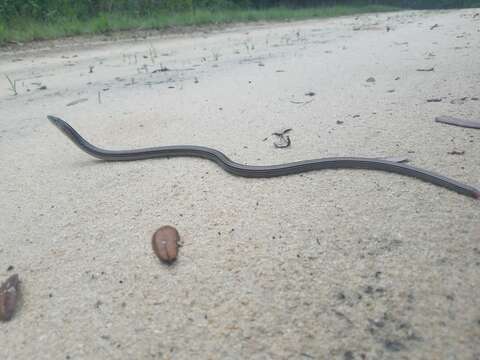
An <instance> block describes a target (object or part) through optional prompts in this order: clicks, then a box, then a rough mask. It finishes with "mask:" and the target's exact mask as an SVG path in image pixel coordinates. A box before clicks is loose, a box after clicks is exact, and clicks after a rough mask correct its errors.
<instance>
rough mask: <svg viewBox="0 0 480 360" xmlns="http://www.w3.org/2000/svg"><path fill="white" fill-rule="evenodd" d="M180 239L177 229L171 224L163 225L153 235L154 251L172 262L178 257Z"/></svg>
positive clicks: (164, 260)
mask: <svg viewBox="0 0 480 360" xmlns="http://www.w3.org/2000/svg"><path fill="white" fill-rule="evenodd" d="M179 240H180V235H178V231H177V229H175V228H174V227H173V226H170V225H165V226H162V227H161V228H159V229H158V230H157V231H155V233H154V234H153V236H152V248H153V251H154V252H155V254H156V255H157V256H158V258H159V259H160V260H162V261H163V262H165V263H167V264H171V263H172V262H174V261H175V260H176V259H177V253H178V241H179Z"/></svg>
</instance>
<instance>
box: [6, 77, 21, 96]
mask: <svg viewBox="0 0 480 360" xmlns="http://www.w3.org/2000/svg"><path fill="white" fill-rule="evenodd" d="M5 77H6V78H7V80H8V82H9V83H10V90H11V91H13V95H18V93H17V80H12V79H10V78H9V77H8V75H5Z"/></svg>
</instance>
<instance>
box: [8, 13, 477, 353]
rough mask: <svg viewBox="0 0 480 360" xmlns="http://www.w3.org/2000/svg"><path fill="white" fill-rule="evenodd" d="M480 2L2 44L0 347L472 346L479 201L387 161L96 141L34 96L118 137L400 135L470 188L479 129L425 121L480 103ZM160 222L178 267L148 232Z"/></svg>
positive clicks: (236, 144)
mask: <svg viewBox="0 0 480 360" xmlns="http://www.w3.org/2000/svg"><path fill="white" fill-rule="evenodd" d="M479 12H480V10H479V9H469V10H456V11H436V12H410V11H407V12H399V13H388V14H381V15H368V14H367V15H361V16H358V17H343V18H337V19H329V20H311V21H302V22H291V23H284V24H257V25H245V26H237V27H234V28H228V29H223V30H217V31H209V32H194V33H190V34H183V35H163V36H161V35H154V36H151V37H142V36H137V37H136V38H134V37H132V36H129V35H123V36H122V37H121V39H118V40H115V39H113V38H112V37H110V38H109V37H107V38H104V37H98V38H93V39H84V38H83V39H70V40H62V41H54V42H45V43H40V44H36V45H35V46H26V47H18V46H17V47H16V48H4V49H2V52H1V54H0V71H1V73H2V79H1V80H0V84H1V86H0V168H1V182H0V194H1V198H2V206H1V207H0V219H1V223H0V234H1V238H0V276H1V278H2V279H4V278H7V277H8V276H9V275H11V274H13V273H19V275H20V279H21V280H22V284H21V292H22V297H21V301H20V302H19V303H18V308H17V312H16V314H15V317H14V318H13V320H11V321H10V322H7V323H1V324H0V354H1V355H0V357H1V358H2V359H15V360H18V359H478V358H479V357H480V341H479V338H480V221H479V220H480V202H479V201H477V200H474V199H471V198H468V197H466V196H462V195H459V194H457V193H455V192H452V191H449V190H446V189H443V188H440V187H437V186H434V185H431V184H428V183H424V182H422V181H419V180H416V179H412V178H407V177H404V176H400V175H395V174H389V173H383V172H377V171H363V170H329V171H318V172H314V173H307V174H303V175H293V176H288V177H281V178H274V179H245V178H239V177H235V176H232V175H229V174H227V173H225V172H224V171H223V170H222V169H221V168H219V167H218V166H217V165H215V164H214V163H212V162H209V161H207V160H202V159H191V158H174V159H173V158H172V159H157V160H148V161H137V162H130V163H107V162H101V161H97V160H94V159H93V158H91V157H89V156H88V155H87V154H85V153H83V152H81V151H80V150H79V149H77V148H76V147H75V146H74V145H73V144H72V143H70V142H69V141H68V139H67V138H66V137H64V136H63V135H62V134H61V133H60V132H59V131H57V130H56V129H55V128H54V127H53V126H52V125H51V124H50V123H48V121H47V120H46V115H48V114H53V115H57V116H60V117H62V118H64V119H66V120H67V121H69V122H70V123H71V124H72V125H73V126H74V127H76V128H77V129H78V130H79V131H80V133H81V134H83V135H84V136H85V137H86V138H87V139H88V140H90V141H92V142H93V143H94V144H97V145H100V146H103V147H108V148H117V149H127V148H135V147H145V146H157V145H172V144H195V145H204V146H210V147H213V148H217V149H219V150H222V151H224V152H225V153H226V154H227V155H228V156H229V157H231V158H232V159H234V160H237V161H239V162H242V163H248V164H278V163H284V162H289V161H296V160H303V159H311V158H319V157H325V156H372V157H377V156H406V157H408V158H409V159H410V162H411V164H414V165H416V166H420V167H423V168H426V169H429V170H434V171H436V172H440V173H442V174H444V175H447V176H450V177H453V178H455V179H457V180H460V181H463V182H465V183H468V184H470V185H473V186H477V187H478V186H480V157H479V154H480V131H478V130H475V129H464V128H459V127H453V126H449V125H445V124H438V123H435V122H434V118H435V117H436V116H440V115H450V116H456V117H462V118H466V119H471V120H474V119H480V101H479V99H478V98H479V97H480V85H479V84H480V16H479V15H478V13H479ZM475 14H477V15H475ZM432 68H433V70H432ZM418 70H431V71H418ZM3 75H8V77H9V78H10V79H11V80H12V82H13V81H16V83H15V84H10V83H9V82H8V81H7V79H6V78H5V77H4V76H3ZM370 78H373V79H370ZM367 80H368V81H367ZM14 88H15V89H14ZM14 90H16V92H17V95H14ZM307 93H310V94H309V95H306V94H307ZM312 93H314V94H312ZM432 99H433V100H435V101H430V102H429V101H428V100H432ZM282 128H292V131H291V132H290V138H291V140H292V145H291V147H289V148H286V149H277V148H275V147H274V146H273V141H274V140H275V139H274V138H273V137H271V134H272V132H274V131H278V130H281V129H282ZM265 138H267V139H266V140H265ZM455 153H457V154H455ZM458 153H460V154H458ZM165 224H171V225H173V226H175V227H176V228H177V229H178V231H179V233H180V236H181V238H182V242H183V246H182V247H181V248H180V252H179V258H178V261H177V262H176V264H175V265H173V266H166V265H163V264H161V263H159V261H158V259H157V258H156V257H155V256H154V254H153V252H152V250H151V245H150V237H151V235H152V233H153V232H154V231H155V229H156V228H158V227H160V226H161V225H165ZM12 267H13V269H12ZM9 268H10V270H8V269H9Z"/></svg>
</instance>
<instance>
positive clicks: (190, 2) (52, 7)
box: [0, 0, 480, 33]
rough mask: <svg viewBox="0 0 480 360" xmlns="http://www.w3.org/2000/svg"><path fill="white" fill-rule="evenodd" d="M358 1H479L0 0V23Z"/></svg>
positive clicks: (471, 0) (435, 2)
mask: <svg viewBox="0 0 480 360" xmlns="http://www.w3.org/2000/svg"><path fill="white" fill-rule="evenodd" d="M358 4H369V5H372V4H383V5H393V6H401V7H406V8H415V9H431V8H461V7H474V6H480V0H365V1H361V0H0V19H3V21H4V22H11V21H14V20H15V19H19V18H30V19H35V20H41V21H49V20H52V19H58V18H69V19H73V18H74V19H87V18H90V17H92V16H94V15H98V14H99V13H111V12H120V13H129V14H131V15H138V16H144V15H149V14H152V13H158V12H182V11H183V12H185V11H192V12H195V10H196V9H200V8H201V9H208V10H212V11H214V10H225V9H246V8H267V7H273V6H275V7H277V6H288V7H314V6H323V5H330V6H331V5H358ZM99 26H100V27H108V21H107V22H105V21H103V23H102V21H100V22H99ZM0 33H1V29H0Z"/></svg>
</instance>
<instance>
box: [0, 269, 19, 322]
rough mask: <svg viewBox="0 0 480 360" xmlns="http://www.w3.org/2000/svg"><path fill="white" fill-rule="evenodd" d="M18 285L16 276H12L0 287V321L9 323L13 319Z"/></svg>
mask: <svg viewBox="0 0 480 360" xmlns="http://www.w3.org/2000/svg"><path fill="white" fill-rule="evenodd" d="M19 283H20V280H19V279H18V274H13V275H12V276H10V277H9V278H8V279H7V280H6V281H5V282H4V283H3V284H2V285H1V286H0V321H9V320H10V319H11V318H12V317H13V314H14V312H15V307H16V305H17V299H18V291H19V290H18V284H19Z"/></svg>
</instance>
